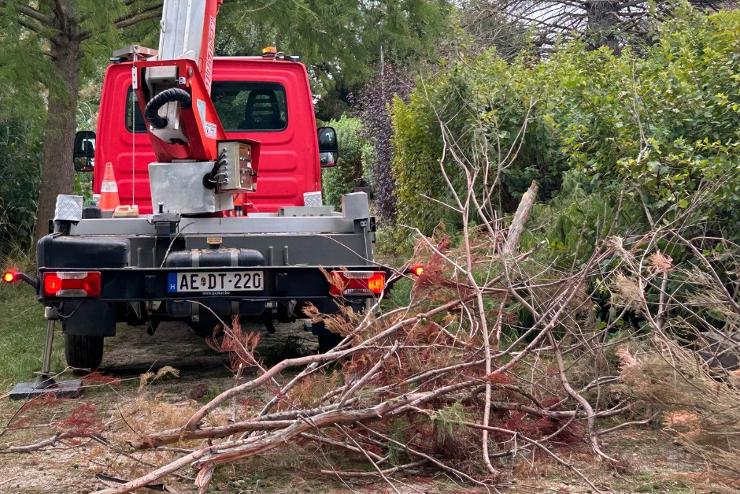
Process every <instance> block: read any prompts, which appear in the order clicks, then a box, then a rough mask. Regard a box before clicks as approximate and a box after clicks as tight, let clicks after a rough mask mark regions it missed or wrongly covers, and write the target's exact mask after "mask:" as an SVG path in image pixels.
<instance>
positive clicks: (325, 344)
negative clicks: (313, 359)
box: [318, 331, 343, 353]
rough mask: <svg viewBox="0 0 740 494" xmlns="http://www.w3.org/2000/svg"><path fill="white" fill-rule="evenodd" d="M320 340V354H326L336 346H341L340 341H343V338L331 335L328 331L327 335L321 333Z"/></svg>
mask: <svg viewBox="0 0 740 494" xmlns="http://www.w3.org/2000/svg"><path fill="white" fill-rule="evenodd" d="M318 338H319V353H326V352H328V351H329V350H331V349H333V348H334V347H335V346H337V345H338V344H339V342H340V341H342V339H343V338H342V337H341V336H339V335H338V334H334V333H330V332H328V331H326V332H325V333H320V334H319V335H318Z"/></svg>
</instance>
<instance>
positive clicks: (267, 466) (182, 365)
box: [0, 285, 740, 494]
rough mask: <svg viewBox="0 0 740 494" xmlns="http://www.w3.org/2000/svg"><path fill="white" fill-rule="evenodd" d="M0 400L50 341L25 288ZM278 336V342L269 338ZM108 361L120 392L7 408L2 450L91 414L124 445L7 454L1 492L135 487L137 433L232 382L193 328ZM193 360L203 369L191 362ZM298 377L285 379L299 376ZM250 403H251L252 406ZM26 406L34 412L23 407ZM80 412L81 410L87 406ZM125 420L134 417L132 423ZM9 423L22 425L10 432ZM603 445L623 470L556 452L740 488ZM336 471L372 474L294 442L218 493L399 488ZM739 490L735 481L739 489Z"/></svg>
mask: <svg viewBox="0 0 740 494" xmlns="http://www.w3.org/2000/svg"><path fill="white" fill-rule="evenodd" d="M0 311H2V312H0V314H2V317H0V392H3V391H6V390H8V389H9V388H10V386H11V385H12V384H13V383H14V382H17V381H19V380H26V379H29V378H30V377H31V375H32V372H33V371H35V370H37V369H38V368H39V367H40V365H41V357H40V354H41V347H42V342H43V330H44V327H43V317H42V307H41V306H40V304H38V303H37V302H36V300H35V298H34V293H33V290H31V289H30V288H28V287H26V286H22V285H15V286H0ZM266 338H269V337H266ZM60 340H61V338H60V337H59V332H58V331H57V340H56V345H55V350H54V360H53V362H54V369H55V370H57V371H59V370H62V369H63V368H64V364H63V361H62V358H63V351H62V344H61V341H60ZM106 352H107V353H106V357H105V359H106V360H104V365H107V369H108V370H107V371H106V372H109V373H113V374H115V377H116V378H117V379H116V382H115V383H114V384H101V383H100V382H97V383H96V382H88V384H90V385H91V387H90V388H88V389H86V391H85V394H84V396H83V397H82V398H80V399H76V400H52V401H47V402H43V403H40V404H32V405H23V404H22V403H20V402H11V401H9V400H7V399H1V400H0V448H2V447H5V446H7V445H11V444H16V445H17V444H30V443H33V442H35V441H38V440H39V439H43V438H46V437H49V436H50V435H51V434H52V431H51V429H50V427H49V426H48V424H50V423H55V422H56V423H59V422H60V421H61V422H62V423H63V422H64V421H65V420H67V419H69V418H70V417H74V416H75V415H76V414H78V413H79V410H84V407H91V409H93V410H94V415H95V417H96V418H97V420H98V421H99V422H98V424H99V426H100V427H102V428H103V431H104V435H105V437H106V438H107V439H110V440H111V441H112V444H114V445H115V447H116V448H118V449H109V448H106V447H103V446H101V445H100V444H97V443H95V442H93V441H88V440H86V441H81V442H74V441H73V442H70V443H67V444H65V445H63V446H62V447H58V448H54V449H52V450H48V451H45V452H35V453H31V454H2V455H0V493H4V492H8V493H11V492H12V493H22V494H31V493H42V492H44V493H77V492H90V491H93V490H96V489H99V488H102V487H103V486H104V485H103V483H102V482H101V481H100V480H98V479H97V478H96V475H98V474H107V475H110V476H114V477H118V478H122V479H129V478H131V477H133V476H135V475H137V474H141V473H143V472H144V471H145V469H149V468H151V467H147V466H143V465H141V464H140V463H137V462H135V461H131V460H130V459H129V458H127V457H126V456H125V455H122V451H123V452H125V451H126V444H127V441H128V440H130V439H132V438H133V437H135V434H136V433H135V432H134V431H137V430H141V431H145V430H152V428H155V429H156V428H157V427H160V426H161V427H174V426H176V425H179V423H181V421H182V418H183V417H184V416H186V415H187V414H188V411H191V410H192V409H193V407H195V406H197V405H198V403H204V402H206V401H207V400H208V399H209V398H211V397H213V396H214V395H215V394H217V393H218V392H219V391H221V390H223V389H225V388H226V387H227V386H230V385H231V384H232V383H233V378H232V377H230V374H229V372H228V370H227V369H226V368H225V363H224V360H223V359H219V358H218V357H217V356H215V355H213V352H212V351H211V350H210V349H208V347H206V346H205V345H204V344H203V342H202V340H201V339H199V338H195V337H194V336H193V335H192V334H191V333H188V331H187V328H176V327H165V328H164V329H160V330H159V331H158V332H157V334H155V336H154V337H153V338H152V337H149V336H147V335H146V334H145V332H143V331H142V330H140V329H123V328H121V331H120V334H119V335H118V336H117V337H115V338H111V339H110V340H109V341H108V342H106ZM193 362H195V363H196V364H197V365H195V364H193V365H189V363H190V364H192V363H193ZM164 365H174V366H175V367H178V368H179V369H180V371H181V372H180V377H179V378H173V377H171V376H167V377H166V378H163V379H161V380H158V381H156V382H154V383H151V384H149V385H148V386H146V387H145V388H144V389H143V390H140V389H139V377H138V375H139V374H140V373H142V372H144V371H146V370H147V369H149V368H150V367H153V368H155V369H156V368H159V367H161V366H164ZM290 377H291V376H290V375H286V376H283V378H284V379H290ZM248 398H249V397H246V399H248ZM22 406H24V407H25V408H23V409H21V407H22ZM81 407H82V408H81ZM124 416H125V419H124V418H123V417H124ZM9 422H12V424H13V426H12V427H11V428H7V424H8V423H9ZM604 448H605V450H606V451H608V452H609V453H610V454H614V455H617V456H619V457H620V458H621V459H622V460H623V463H624V468H622V469H620V470H619V471H616V470H614V469H611V468H607V467H606V466H605V465H603V464H601V463H599V462H596V461H594V459H593V455H592V454H591V453H590V451H589V450H588V447H587V446H586V445H585V444H575V445H572V446H570V447H568V448H567V449H559V450H558V451H557V452H558V454H560V455H561V456H562V457H563V458H565V459H567V460H568V461H570V462H571V463H573V464H574V465H575V466H576V467H577V468H579V469H580V470H581V471H582V472H583V473H584V474H585V475H587V476H588V477H589V478H591V479H592V480H593V481H594V483H596V485H597V486H599V488H600V489H603V490H604V491H605V492H614V493H625V494H626V493H637V492H639V493H652V494H669V493H671V494H673V493H676V494H709V493H717V494H725V493H731V492H738V490H737V489H738V487H740V484H738V483H737V480H736V479H735V480H733V479H727V478H722V477H721V476H720V475H719V474H718V473H717V472H715V471H712V470H710V469H709V468H708V466H707V465H706V464H703V463H702V462H700V461H698V460H696V458H694V457H692V456H691V455H689V454H688V453H686V452H685V451H683V450H682V449H681V447H680V446H678V445H677V444H675V443H674V442H673V441H672V439H671V437H670V436H669V435H668V434H666V433H664V432H662V431H660V430H652V429H649V428H636V429H629V430H624V431H621V432H620V433H619V434H613V435H610V436H607V437H605V438H604ZM142 459H143V460H144V461H147V462H149V463H150V464H151V465H154V464H161V463H163V462H165V461H167V459H168V455H167V454H166V453H152V454H149V455H148V456H144V457H142ZM331 467H335V468H341V469H345V470H364V469H366V465H364V464H363V463H362V462H361V459H358V458H349V457H347V456H346V455H336V454H334V453H332V452H331V451H328V450H326V449H323V448H318V447H316V446H315V445H312V444H304V445H301V444H297V443H296V444H292V445H291V446H290V447H286V448H282V449H281V450H280V451H279V452H277V453H269V454H266V455H265V456H263V457H260V458H254V459H251V460H248V461H245V462H242V463H239V464H235V465H229V466H226V467H223V468H220V469H218V470H217V472H216V475H215V477H214V481H213V484H212V487H211V489H210V491H209V492H212V493H217V494H227V493H229V494H247V493H258V492H259V493H268V494H277V493H281V494H283V493H286V494H287V493H296V494H297V493H310V492H326V493H340V492H359V493H362V494H369V493H374V492H393V490H392V489H390V488H389V486H388V485H387V484H385V483H384V482H383V481H381V480H379V479H378V478H352V479H348V478H340V477H339V476H336V475H327V474H321V473H319V471H320V470H322V469H329V468H331ZM507 473H508V477H507V480H505V481H504V482H503V484H502V485H501V486H500V488H499V491H500V492H506V493H511V494H524V493H551V494H577V493H578V494H585V493H587V492H590V490H589V489H588V487H587V486H585V485H584V484H583V482H582V481H580V479H578V478H577V477H576V476H575V475H574V474H573V473H572V472H570V471H569V470H567V469H565V468H564V467H562V466H561V465H558V464H556V463H555V462H554V461H552V460H551V459H549V458H543V457H540V456H538V455H535V457H531V456H529V457H528V456H525V457H523V458H520V459H519V460H518V461H517V462H516V463H514V464H510V465H508V469H507ZM181 474H182V475H183V477H180V478H174V477H170V478H167V479H166V480H165V483H166V484H167V485H168V486H171V487H174V488H175V489H176V490H177V492H182V493H190V492H195V490H194V489H193V484H192V480H189V479H192V475H193V472H192V471H189V470H183V471H182V472H181ZM393 481H394V484H395V486H396V487H397V488H398V491H399V492H402V493H404V494H405V493H427V494H433V493H436V494H450V493H461V492H485V491H483V490H480V489H475V488H474V487H472V486H469V485H464V484H460V483H458V482H457V481H456V480H455V479H451V478H448V477H446V476H444V475H441V474H440V473H439V472H435V471H434V470H431V469H427V470H420V471H419V472H415V473H413V474H407V475H403V476H396V477H394V478H393ZM733 482H735V483H734V484H733Z"/></svg>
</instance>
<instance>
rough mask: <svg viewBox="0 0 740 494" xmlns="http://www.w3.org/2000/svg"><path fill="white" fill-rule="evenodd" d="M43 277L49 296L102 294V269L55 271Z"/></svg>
mask: <svg viewBox="0 0 740 494" xmlns="http://www.w3.org/2000/svg"><path fill="white" fill-rule="evenodd" d="M43 279H44V282H43V289H44V295H45V296H47V297H99V296H100V271H53V272H49V273H44V278H43Z"/></svg>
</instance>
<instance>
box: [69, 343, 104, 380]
mask: <svg viewBox="0 0 740 494" xmlns="http://www.w3.org/2000/svg"><path fill="white" fill-rule="evenodd" d="M64 356H65V357H66V359H67V365H69V366H70V367H74V368H76V369H90V370H91V371H94V370H95V369H97V368H98V367H99V366H100V362H102V361H103V337H102V336H80V335H76V334H65V335H64Z"/></svg>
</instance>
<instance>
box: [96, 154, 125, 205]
mask: <svg viewBox="0 0 740 494" xmlns="http://www.w3.org/2000/svg"><path fill="white" fill-rule="evenodd" d="M120 204H121V200H120V199H119V198H118V184H116V176H115V175H114V174H113V163H111V162H110V161H109V162H108V163H106V164H105V174H104V175H103V183H102V185H101V186H100V204H99V206H100V209H101V210H102V211H113V210H114V209H116V207H118V206H119V205H120Z"/></svg>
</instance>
